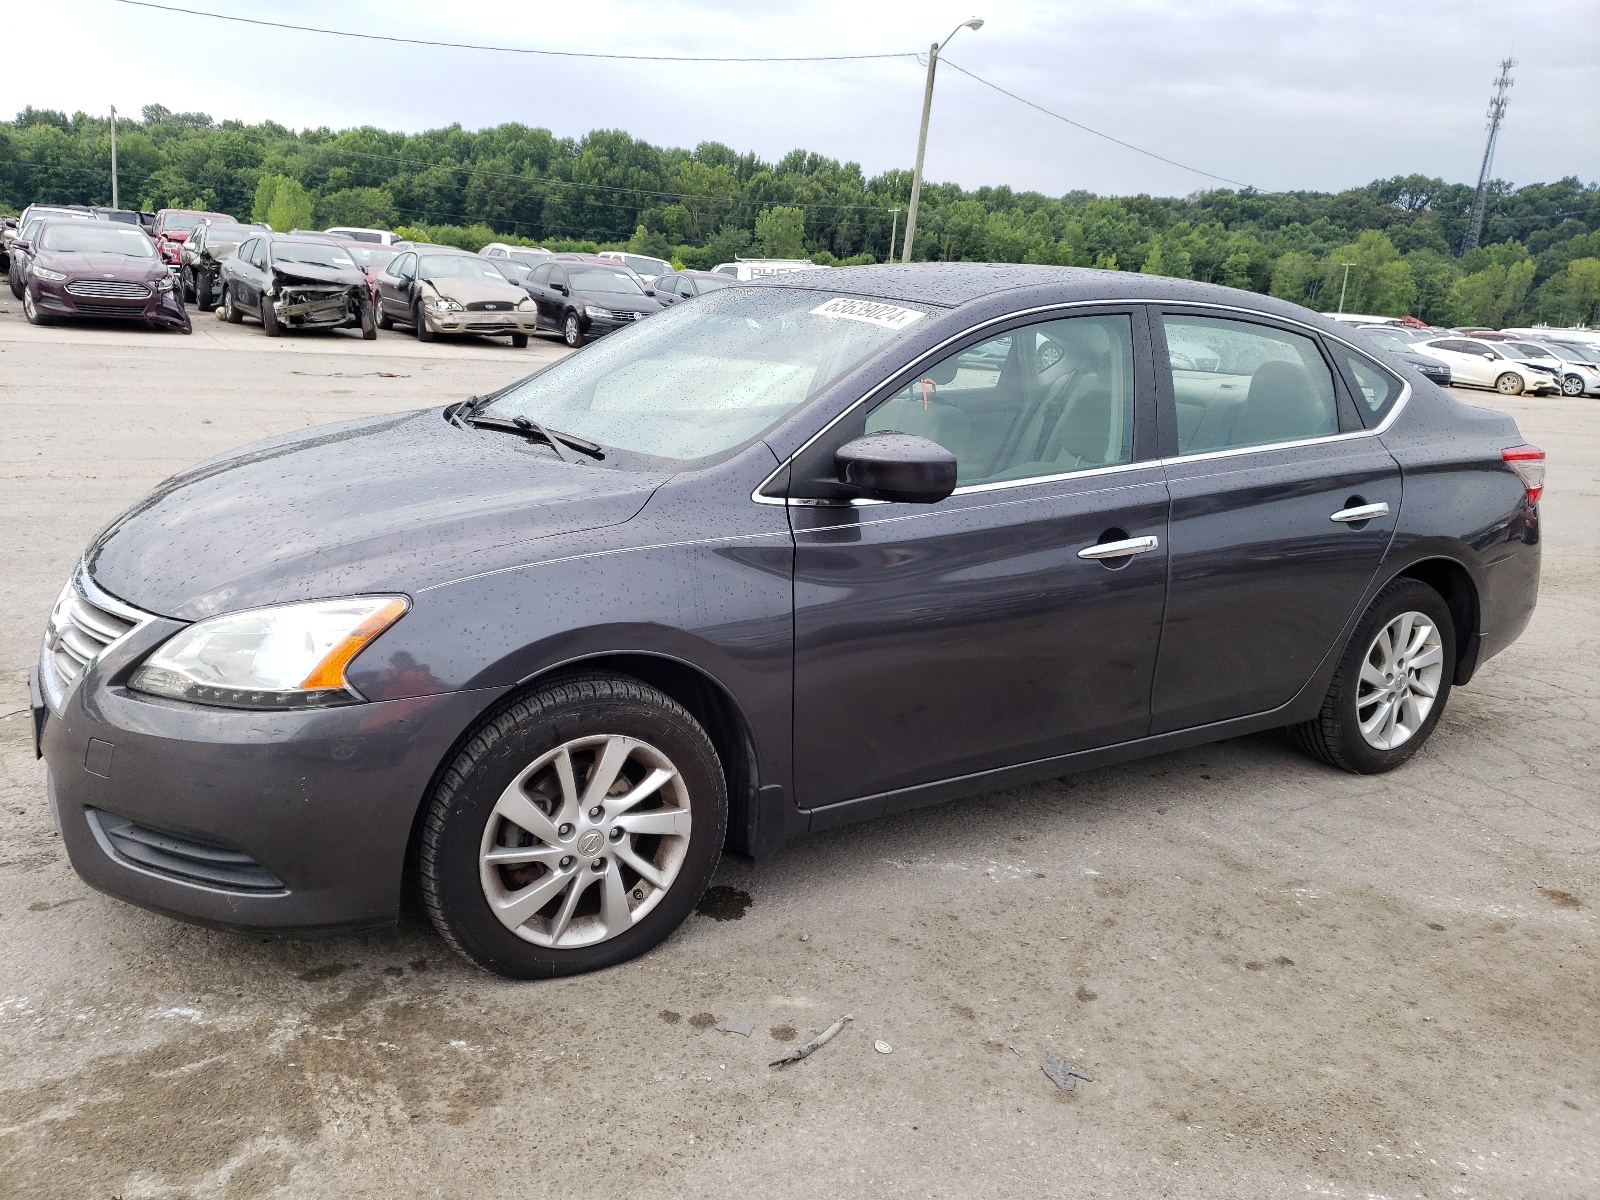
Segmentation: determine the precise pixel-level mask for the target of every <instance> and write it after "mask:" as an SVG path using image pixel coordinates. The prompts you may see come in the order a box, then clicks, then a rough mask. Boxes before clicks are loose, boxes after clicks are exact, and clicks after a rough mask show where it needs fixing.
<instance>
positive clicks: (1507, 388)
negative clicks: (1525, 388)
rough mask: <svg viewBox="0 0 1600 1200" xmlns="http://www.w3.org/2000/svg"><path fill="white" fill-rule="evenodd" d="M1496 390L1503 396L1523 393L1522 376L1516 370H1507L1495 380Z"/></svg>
mask: <svg viewBox="0 0 1600 1200" xmlns="http://www.w3.org/2000/svg"><path fill="white" fill-rule="evenodd" d="M1494 390H1495V391H1497V392H1499V393H1500V394H1501V395H1502V396H1520V395H1522V376H1521V375H1518V374H1517V373H1516V372H1515V371H1507V372H1505V374H1503V375H1501V376H1500V377H1499V378H1498V379H1496V380H1495V381H1494Z"/></svg>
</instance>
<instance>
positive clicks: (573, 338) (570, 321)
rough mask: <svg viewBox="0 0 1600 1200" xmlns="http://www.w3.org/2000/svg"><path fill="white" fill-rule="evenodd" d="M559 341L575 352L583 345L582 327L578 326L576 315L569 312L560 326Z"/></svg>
mask: <svg viewBox="0 0 1600 1200" xmlns="http://www.w3.org/2000/svg"><path fill="white" fill-rule="evenodd" d="M561 340H562V341H564V342H566V343H567V345H569V346H571V347H572V348H573V349H574V350H576V349H577V348H578V347H579V346H581V345H583V326H582V325H580V324H578V314H577V313H575V312H569V313H568V314H567V319H566V321H565V322H564V323H563V324H562V326H561Z"/></svg>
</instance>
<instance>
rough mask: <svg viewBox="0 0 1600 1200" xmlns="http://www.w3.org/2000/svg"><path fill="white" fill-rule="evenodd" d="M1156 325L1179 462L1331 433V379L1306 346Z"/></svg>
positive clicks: (1206, 327) (1257, 330) (1165, 321)
mask: <svg viewBox="0 0 1600 1200" xmlns="http://www.w3.org/2000/svg"><path fill="white" fill-rule="evenodd" d="M1161 320H1162V325H1163V327H1164V329H1165V331H1166V335H1167V357H1168V360H1169V361H1170V363H1171V366H1172V394H1173V399H1174V401H1175V402H1176V406H1177V418H1178V453H1179V454H1204V453H1207V452H1208V451H1212V450H1231V449H1236V448H1239V447H1244V446H1269V445H1273V444H1275V443H1278V442H1294V441H1300V440H1302V439H1304V438H1313V437H1326V436H1327V435H1329V434H1334V433H1338V432H1339V410H1338V407H1337V405H1336V403H1335V401H1334V391H1333V373H1332V372H1331V371H1330V370H1328V364H1327V360H1326V359H1324V358H1323V357H1322V353H1321V351H1320V350H1319V349H1318V348H1317V343H1316V342H1315V340H1313V339H1312V338H1309V337H1306V336H1305V335H1303V334H1298V333H1290V332H1288V331H1287V330H1283V329H1277V328H1274V327H1272V326H1269V325H1257V324H1254V323H1252V322H1247V321H1231V320H1225V319H1219V318H1216V317H1191V316H1184V315H1179V314H1175V313H1167V314H1164V315H1163V316H1162V318H1161Z"/></svg>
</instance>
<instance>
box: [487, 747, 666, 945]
mask: <svg viewBox="0 0 1600 1200" xmlns="http://www.w3.org/2000/svg"><path fill="white" fill-rule="evenodd" d="M691 825H692V814H691V811H690V805H689V794H688V789H687V787H686V786H685V784H684V781H683V776H682V775H681V774H680V773H679V771H678V769H677V767H675V766H674V765H673V763H672V761H671V760H670V759H669V758H668V757H667V756H666V755H665V754H663V753H662V752H661V751H660V750H659V749H657V748H656V747H654V746H651V745H650V744H648V743H646V742H643V741H640V740H639V739H637V738H631V737H624V736H621V735H616V734H609V735H598V736H591V737H582V738H577V739H574V740H572V741H569V742H564V743H563V744H561V745H560V746H557V747H556V748H555V749H554V750H551V751H549V752H548V753H546V754H543V755H541V756H540V757H539V758H538V759H536V760H535V761H534V762H533V763H532V765H530V766H529V767H527V768H526V769H525V770H523V771H522V772H521V773H520V774H518V775H517V777H516V778H515V779H514V780H512V781H511V783H510V785H509V786H508V787H507V788H506V789H505V791H504V792H503V793H502V794H501V796H500V799H499V800H498V801H497V802H496V803H495V806H494V809H493V811H492V812H491V813H490V816H489V820H488V821H487V823H486V824H485V826H484V831H483V841H482V845H481V847H480V849H479V854H478V864H479V878H480V881H481V883H482V886H483V895H484V898H485V899H486V900H487V901H488V902H489V908H490V910H491V911H492V912H493V913H494V915H495V917H496V918H497V919H498V920H499V921H500V923H501V924H502V925H504V926H505V927H506V928H507V929H509V930H511V932H513V933H515V934H516V935H517V936H518V937H520V938H522V939H523V940H524V941H528V942H532V943H533V944H535V945H537V946H541V947H546V948H554V949H562V950H565V949H572V948H576V947H579V946H592V945H595V944H597V943H599V942H604V941H607V940H609V939H611V938H614V937H616V936H617V935H618V934H621V933H623V932H625V931H627V930H628V929H631V928H632V927H633V926H634V925H635V924H637V923H638V922H639V921H640V920H641V919H643V918H644V916H645V915H646V914H648V913H649V912H650V911H651V909H653V908H655V907H656V905H657V904H659V903H660V901H661V899H662V898H663V897H664V896H665V895H666V894H667V892H668V890H669V889H670V888H671V887H672V884H673V881H674V880H675V879H676V878H677V876H678V872H679V870H680V869H681V868H682V866H683V861H684V857H685V855H686V854H687V852H688V849H689V836H690V829H691Z"/></svg>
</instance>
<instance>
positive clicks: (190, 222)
mask: <svg viewBox="0 0 1600 1200" xmlns="http://www.w3.org/2000/svg"><path fill="white" fill-rule="evenodd" d="M198 224H200V214H199V213H168V214H167V217H166V220H164V221H163V222H162V223H161V228H163V229H169V230H176V231H177V232H179V233H182V232H183V231H184V230H185V229H193V228H194V227H195V226H196V225H198Z"/></svg>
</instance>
